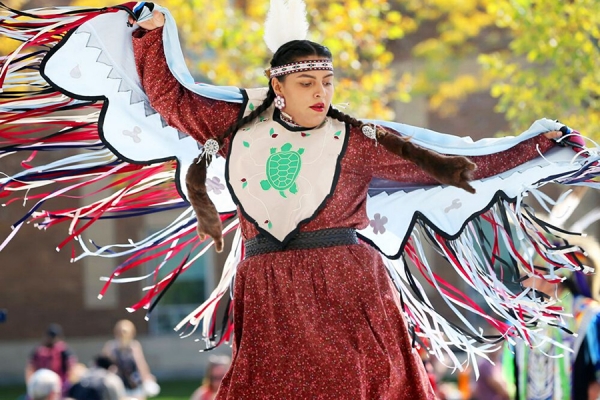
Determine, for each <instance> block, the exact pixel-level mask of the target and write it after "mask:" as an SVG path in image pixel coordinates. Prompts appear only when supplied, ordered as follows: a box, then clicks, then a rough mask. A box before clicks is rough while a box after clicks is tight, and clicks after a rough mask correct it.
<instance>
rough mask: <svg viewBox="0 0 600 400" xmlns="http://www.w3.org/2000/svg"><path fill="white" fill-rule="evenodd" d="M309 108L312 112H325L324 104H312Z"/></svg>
mask: <svg viewBox="0 0 600 400" xmlns="http://www.w3.org/2000/svg"><path fill="white" fill-rule="evenodd" d="M310 108H312V109H313V110H315V111H318V112H323V111H324V110H325V104H323V103H317V104H313V105H312V106H310Z"/></svg>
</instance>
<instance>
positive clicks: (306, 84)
mask: <svg viewBox="0 0 600 400" xmlns="http://www.w3.org/2000/svg"><path fill="white" fill-rule="evenodd" d="M300 85H302V86H304V87H309V86H310V82H301V83H300Z"/></svg>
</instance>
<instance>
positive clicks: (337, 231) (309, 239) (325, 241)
mask: <svg viewBox="0 0 600 400" xmlns="http://www.w3.org/2000/svg"><path fill="white" fill-rule="evenodd" d="M351 244H358V238H357V237H356V230H355V229H353V228H332V229H321V230H318V231H310V232H298V233H297V234H296V236H294V238H293V239H292V240H290V242H289V243H288V244H287V245H285V246H282V245H281V244H278V243H275V242H273V241H272V240H270V239H267V238H266V237H263V236H260V235H259V236H255V237H253V238H252V239H248V240H246V242H245V246H246V258H248V257H252V256H257V255H259V254H265V253H274V252H278V251H286V250H304V249H317V248H323V247H333V246H347V245H351Z"/></svg>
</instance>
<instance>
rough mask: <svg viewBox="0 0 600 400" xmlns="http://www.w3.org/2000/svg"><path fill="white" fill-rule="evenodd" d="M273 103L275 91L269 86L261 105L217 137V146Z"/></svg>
mask: <svg viewBox="0 0 600 400" xmlns="http://www.w3.org/2000/svg"><path fill="white" fill-rule="evenodd" d="M273 101H275V91H274V90H273V87H272V86H271V85H269V91H268V92H267V97H265V99H264V100H263V102H262V103H261V105H260V106H258V107H256V108H255V109H254V111H252V112H251V113H250V114H248V115H246V116H245V117H244V118H240V119H239V120H237V121H236V122H235V123H233V124H231V125H230V126H229V128H227V130H226V131H225V132H224V133H223V135H221V137H219V138H218V139H217V140H218V142H219V144H220V145H221V146H222V145H223V141H224V140H225V139H227V138H228V137H229V136H231V135H233V134H234V133H235V132H237V131H238V130H239V129H240V128H241V127H242V126H244V125H246V124H247V123H249V122H252V121H254V119H255V118H256V117H258V116H259V115H260V114H262V112H263V111H265V110H266V109H267V108H269V107H270V106H271V104H273Z"/></svg>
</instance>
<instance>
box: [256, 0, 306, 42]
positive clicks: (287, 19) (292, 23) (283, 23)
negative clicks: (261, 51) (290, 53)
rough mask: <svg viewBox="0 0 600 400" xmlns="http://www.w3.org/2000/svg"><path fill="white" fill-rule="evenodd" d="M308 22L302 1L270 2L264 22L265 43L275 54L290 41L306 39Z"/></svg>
mask: <svg viewBox="0 0 600 400" xmlns="http://www.w3.org/2000/svg"><path fill="white" fill-rule="evenodd" d="M307 34H308V20H307V19H306V4H304V1H303V0H288V1H285V0H271V5H270V7H269V12H268V13H267V19H266V21H265V35H264V39H265V43H266V44H267V47H268V48H269V49H270V50H271V51H272V52H273V53H275V52H276V51H277V49H278V48H279V47H281V46H282V45H283V44H285V43H287V42H290V41H292V40H303V39H306V35H307Z"/></svg>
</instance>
